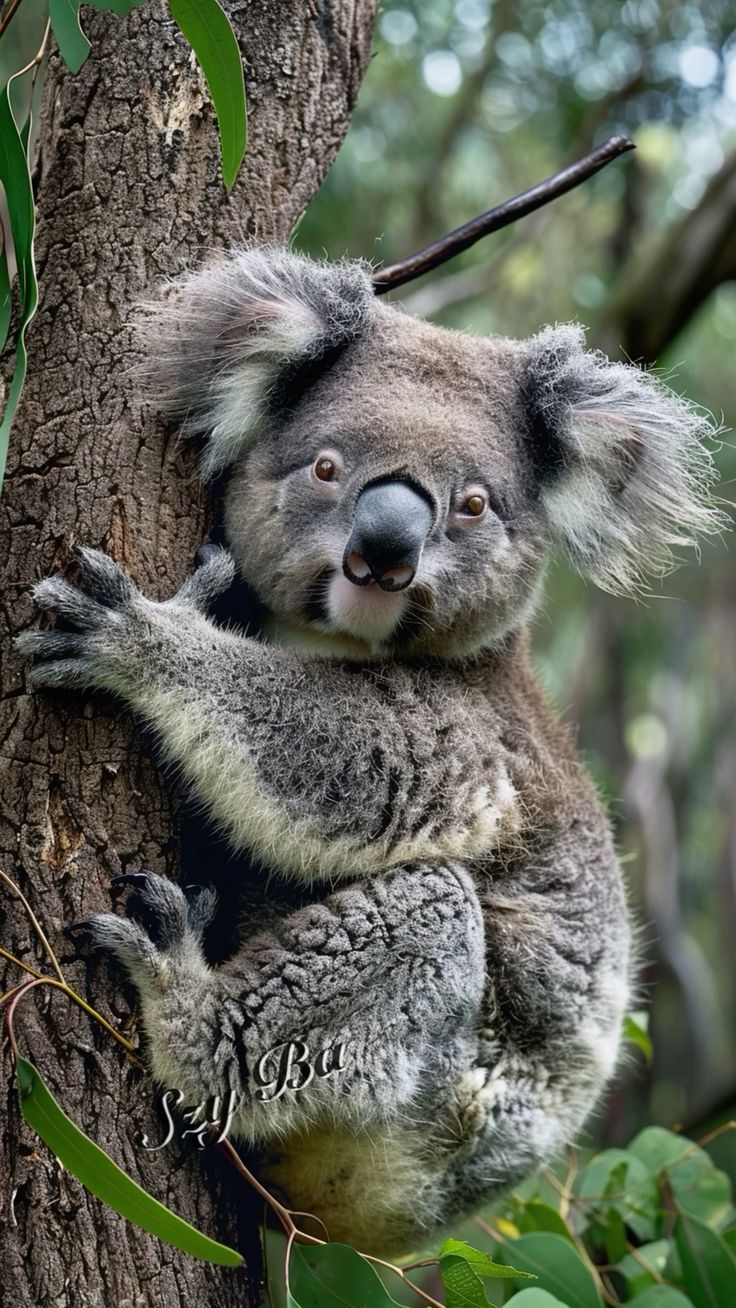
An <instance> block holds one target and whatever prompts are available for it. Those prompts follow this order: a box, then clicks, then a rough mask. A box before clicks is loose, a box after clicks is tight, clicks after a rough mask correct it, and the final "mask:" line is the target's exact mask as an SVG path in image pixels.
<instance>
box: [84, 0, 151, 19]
mask: <svg viewBox="0 0 736 1308" xmlns="http://www.w3.org/2000/svg"><path fill="white" fill-rule="evenodd" d="M84 3H85V4H89V5H91V6H92V8H93V9H107V10H110V12H111V13H113V14H117V16H118V18H127V16H128V14H129V13H130V11H131V9H137V8H139V6H140V5H142V4H145V0H84Z"/></svg>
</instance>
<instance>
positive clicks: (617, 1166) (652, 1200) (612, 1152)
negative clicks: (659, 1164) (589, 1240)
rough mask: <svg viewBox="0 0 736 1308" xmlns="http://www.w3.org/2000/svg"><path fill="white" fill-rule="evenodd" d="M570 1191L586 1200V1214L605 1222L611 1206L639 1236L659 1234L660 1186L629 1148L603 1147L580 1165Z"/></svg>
mask: <svg viewBox="0 0 736 1308" xmlns="http://www.w3.org/2000/svg"><path fill="white" fill-rule="evenodd" d="M573 1192H574V1194H575V1195H577V1196H578V1198H579V1199H580V1200H582V1201H583V1202H584V1203H585V1213H586V1217H587V1216H589V1215H591V1214H592V1215H593V1216H594V1217H595V1219H597V1220H598V1221H599V1222H602V1223H603V1224H605V1222H606V1213H608V1212H610V1211H611V1210H612V1209H613V1211H614V1212H616V1213H618V1214H619V1216H620V1217H621V1218H622V1219H623V1220H624V1221H625V1223H626V1225H627V1226H629V1227H630V1228H631V1230H632V1231H635V1232H636V1234H637V1235H638V1237H639V1239H640V1240H653V1239H655V1238H656V1236H657V1235H658V1234H659V1210H660V1207H661V1205H660V1200H659V1187H658V1185H657V1182H656V1179H655V1178H654V1177H653V1176H652V1175H651V1174H650V1172H649V1170H648V1168H647V1167H646V1165H645V1164H644V1163H643V1162H642V1160H641V1159H640V1158H637V1157H636V1156H635V1155H634V1154H633V1153H632V1152H631V1151H630V1150H628V1149H604V1150H603V1151H602V1152H601V1153H599V1154H596V1155H595V1156H594V1157H593V1158H591V1160H590V1162H589V1163H587V1164H586V1166H585V1167H583V1168H581V1170H580V1171H579V1172H578V1174H577V1176H576V1177H575V1181H574V1183H573Z"/></svg>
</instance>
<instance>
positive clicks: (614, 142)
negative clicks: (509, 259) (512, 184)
mask: <svg viewBox="0 0 736 1308" xmlns="http://www.w3.org/2000/svg"><path fill="white" fill-rule="evenodd" d="M633 149H634V143H633V141H629V140H627V139H626V137H624V136H612V137H611V138H610V140H608V141H606V142H605V143H604V144H603V145H599V146H598V147H597V149H595V150H591V151H590V153H589V154H585V155H583V157H582V158H581V159H578V160H577V161H576V162H575V163H573V164H570V165H569V167H567V168H563V169H562V171H561V172H559V173H555V174H554V176H552V177H548V178H546V179H545V181H543V182H538V183H537V185H536V186H532V187H531V189H530V190H528V191H522V193H521V195H515V196H513V197H512V198H511V199H510V200H505V201H504V203H503V204H499V205H497V206H496V207H495V208H494V209H488V210H487V211H486V212H485V213H481V214H479V215H478V216H477V218H471V220H470V222H467V223H464V224H463V226H462V227H456V228H455V229H454V231H451V232H448V234H447V235H446V236H443V237H441V238H440V240H438V241H433V242H432V244H431V245H425V246H424V247H423V249H421V250H417V251H416V252H415V253H414V254H410V255H408V256H407V258H406V259H401V260H399V262H398V263H392V264H389V266H388V267H387V268H380V269H379V270H378V271H377V272H375V273H374V274H373V289H374V290H375V292H376V295H385V293H386V291H390V290H392V289H393V288H394V287H396V286H403V285H404V283H405V282H411V281H413V280H414V279H415V278H416V277H421V276H423V274H424V273H427V272H430V271H431V270H432V269H433V268H438V267H439V266H440V264H443V263H446V262H447V260H448V259H452V258H453V257H454V255H456V254H459V253H460V252H461V251H462V250H467V249H469V248H470V246H471V245H475V243H476V241H479V240H481V238H482V237H483V236H488V235H489V234H490V233H491V232H498V231H500V230H501V228H503V227H508V226H510V224H511V223H515V222H518V220H519V219H520V218H524V217H526V215H527V214H530V213H534V211H535V210H536V209H541V208H542V206H543V205H545V204H549V203H550V202H551V201H552V200H556V199H557V198H558V197H559V196H561V195H565V194H566V193H567V192H568V191H572V190H573V189H574V188H575V187H576V186H579V185H580V183H581V182H584V181H587V179H588V178H589V177H592V176H593V174H594V173H597V172H598V171H599V170H600V169H601V168H605V167H606V164H609V163H611V161H612V160H613V159H616V158H618V156H619V155H620V154H624V153H625V152H626V151H627V150H633Z"/></svg>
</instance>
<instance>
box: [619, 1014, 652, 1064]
mask: <svg viewBox="0 0 736 1308" xmlns="http://www.w3.org/2000/svg"><path fill="white" fill-rule="evenodd" d="M648 1019H649V1014H648V1013H627V1014H626V1016H625V1018H624V1027H623V1037H624V1040H628V1041H629V1043H630V1044H632V1045H637V1046H638V1048H639V1049H641V1051H642V1053H643V1055H644V1057H645V1058H646V1060H647V1062H648V1063H651V1061H652V1057H653V1055H654V1050H653V1049H652V1041H651V1038H650V1036H649V1033H648V1031H647V1022H648Z"/></svg>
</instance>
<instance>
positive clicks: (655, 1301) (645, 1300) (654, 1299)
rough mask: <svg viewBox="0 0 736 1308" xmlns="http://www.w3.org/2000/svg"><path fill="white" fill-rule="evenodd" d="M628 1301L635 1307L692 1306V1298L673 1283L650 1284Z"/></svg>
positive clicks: (684, 1307) (688, 1307)
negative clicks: (641, 1292)
mask: <svg viewBox="0 0 736 1308" xmlns="http://www.w3.org/2000/svg"><path fill="white" fill-rule="evenodd" d="M630 1302H631V1303H632V1304H635V1305H636V1308H694V1305H693V1301H692V1299H688V1298H687V1296H686V1295H684V1294H683V1293H682V1290H676V1289H675V1287H674V1286H673V1285H652V1286H650V1288H649V1289H648V1290H644V1292H643V1294H637V1296H636V1298H635V1299H632V1300H631V1301H630Z"/></svg>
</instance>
